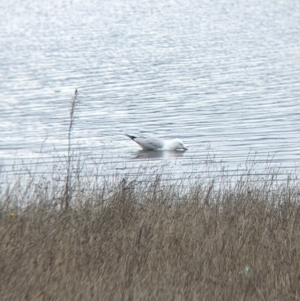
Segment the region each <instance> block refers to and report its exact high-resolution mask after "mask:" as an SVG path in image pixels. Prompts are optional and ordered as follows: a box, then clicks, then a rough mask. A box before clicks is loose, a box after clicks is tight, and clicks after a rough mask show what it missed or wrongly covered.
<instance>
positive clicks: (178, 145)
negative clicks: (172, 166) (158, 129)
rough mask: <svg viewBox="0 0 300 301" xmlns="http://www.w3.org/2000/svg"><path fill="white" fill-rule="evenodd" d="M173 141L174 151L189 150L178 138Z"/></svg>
mask: <svg viewBox="0 0 300 301" xmlns="http://www.w3.org/2000/svg"><path fill="white" fill-rule="evenodd" d="M172 141H173V147H174V149H180V150H183V151H186V150H188V148H187V147H186V146H184V143H183V142H182V140H180V139H178V138H176V139H173V140H172Z"/></svg>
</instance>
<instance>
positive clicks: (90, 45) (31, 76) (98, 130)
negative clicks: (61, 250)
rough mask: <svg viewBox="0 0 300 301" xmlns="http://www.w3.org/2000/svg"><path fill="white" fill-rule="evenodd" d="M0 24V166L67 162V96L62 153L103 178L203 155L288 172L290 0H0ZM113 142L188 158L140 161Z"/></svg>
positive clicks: (298, 91)
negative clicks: (72, 148) (142, 138)
mask: <svg viewBox="0 0 300 301" xmlns="http://www.w3.org/2000/svg"><path fill="white" fill-rule="evenodd" d="M0 28H1V30H0V164H1V166H2V171H4V170H5V171H6V172H15V173H18V172H21V171H22V170H23V169H30V168H36V162H35V160H36V158H41V157H43V159H42V160H41V159H39V160H40V161H39V162H40V163H41V165H43V166H44V165H45V164H48V165H50V166H51V164H52V165H53V164H56V162H57V160H58V159H57V157H58V156H60V154H61V155H62V156H64V155H65V154H66V150H67V143H68V139H67V138H68V127H69V110H70V102H71V100H72V97H73V95H74V91H75V89H77V90H78V101H79V104H78V108H77V110H76V112H75V117H76V118H75V121H74V125H73V129H72V144H73V145H76V146H77V148H78V149H80V153H81V154H83V155H87V156H89V157H90V158H96V159H99V160H100V161H101V162H102V164H104V165H105V164H107V168H106V169H105V170H106V172H107V173H109V172H110V171H111V170H114V169H115V170H123V169H126V170H128V169H129V168H130V167H131V166H135V168H138V166H140V165H144V166H146V165H147V164H149V162H156V163H159V162H163V161H165V160H170V161H172V162H174V164H173V169H172V173H173V175H175V174H176V172H179V171H180V172H182V171H183V172H184V171H185V170H188V169H189V167H190V166H192V165H193V166H195V165H201V164H202V162H207V158H209V160H210V159H211V160H212V161H214V162H219V163H221V164H224V166H227V167H228V168H229V169H232V170H234V169H235V168H236V167H237V166H241V165H244V164H245V162H247V160H249V157H250V158H251V160H253V161H255V160H257V161H260V160H261V161H264V160H268V159H270V158H271V160H270V161H271V164H274V165H276V166H278V165H279V166H280V167H281V169H282V170H283V172H284V173H287V174H288V173H289V172H291V171H293V170H295V169H297V168H298V166H299V159H300V148H299V146H300V2H299V1H297V0H284V1H283V0H275V1H274V0H265V1H261V0H253V1H247V2H246V1H237V0H212V1H206V0H204V1H196V0H166V1H158V0H153V1H147V0H138V1H137V0H125V1H124V0H110V1H107V0H102V1H81V0H73V1H72V0H56V1H48V0H47V1H38V0H24V1H6V2H4V1H2V2H1V3H0ZM124 133H128V134H137V135H138V134H144V135H147V134H151V135H157V136H159V137H161V138H166V139H168V138H175V137H178V138H181V139H182V140H183V141H184V142H185V144H187V146H188V147H189V150H188V151H187V152H184V153H175V154H174V153H151V154H150V153H145V152H141V151H140V150H139V147H138V146H137V145H135V144H134V143H133V142H132V141H130V140H129V139H128V138H127V137H125V136H124ZM18 165H20V166H22V168H21V167H20V168H18ZM11 166H14V167H13V168H11ZM134 170H135V169H132V172H134Z"/></svg>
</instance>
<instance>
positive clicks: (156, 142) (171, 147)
mask: <svg viewBox="0 0 300 301" xmlns="http://www.w3.org/2000/svg"><path fill="white" fill-rule="evenodd" d="M126 136H127V137H128V138H130V139H131V140H132V141H134V142H136V143H137V144H138V145H139V146H140V147H141V148H142V149H144V150H160V151H176V150H182V151H186V150H187V147H186V146H184V144H183V142H182V141H181V140H180V139H178V138H175V139H171V140H163V139H160V138H156V137H144V136H140V137H137V136H132V135H127V134H126Z"/></svg>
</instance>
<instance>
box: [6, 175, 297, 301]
mask: <svg viewBox="0 0 300 301" xmlns="http://www.w3.org/2000/svg"><path fill="white" fill-rule="evenodd" d="M270 178H271V179H272V176H270ZM266 183H267V182H266ZM179 185H180V184H178V185H173V186H166V185H165V184H164V183H161V182H160V180H159V178H157V179H156V180H155V181H153V182H150V184H145V182H137V181H136V182H131V183H129V184H127V182H126V181H125V180H123V181H121V182H120V183H119V185H117V186H114V187H113V188H111V189H112V191H110V197H109V200H107V199H105V205H104V198H105V196H104V194H100V193H98V194H97V193H96V192H95V191H90V192H84V190H82V191H83V192H81V194H77V195H76V196H73V201H72V203H70V204H69V206H68V207H67V208H60V207H59V206H57V204H56V201H54V200H53V195H51V193H49V191H48V189H46V188H45V186H43V185H38V188H36V187H37V186H35V191H34V193H31V202H30V204H29V205H24V206H23V207H22V208H20V207H17V206H15V204H16V203H18V202H19V200H18V201H17V196H18V195H19V190H18V187H16V186H15V187H14V188H12V189H10V190H8V191H7V192H6V193H4V195H3V196H2V205H1V217H0V235H1V239H0V244H1V247H0V255H1V261H0V271H1V273H0V284H1V285H0V289H1V300H298V299H300V298H299V289H300V237H299V235H300V214H299V208H298V192H297V187H296V186H295V185H294V186H292V185H290V184H289V183H284V184H282V185H279V186H278V185H272V183H271V184H270V182H269V184H263V183H260V184H257V183H255V182H253V183H252V182H250V181H247V179H241V181H238V182H237V183H236V184H235V185H232V186H228V187H227V188H226V189H225V188H222V186H221V187H217V186H215V185H214V184H213V182H211V183H210V184H209V183H208V184H199V183H197V182H194V183H193V185H192V187H190V188H189V189H188V190H186V191H185V192H183V190H182V188H181V187H180V186H179ZM224 187H225V185H224ZM70 188H71V187H70ZM108 190H109V189H108ZM27 191H29V190H28V189H27ZM178 191H181V194H180V195H178V193H177V192H178ZM14 192H15V193H14ZM63 196H64V191H62V192H61V197H63ZM58 199H59V198H58Z"/></svg>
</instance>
